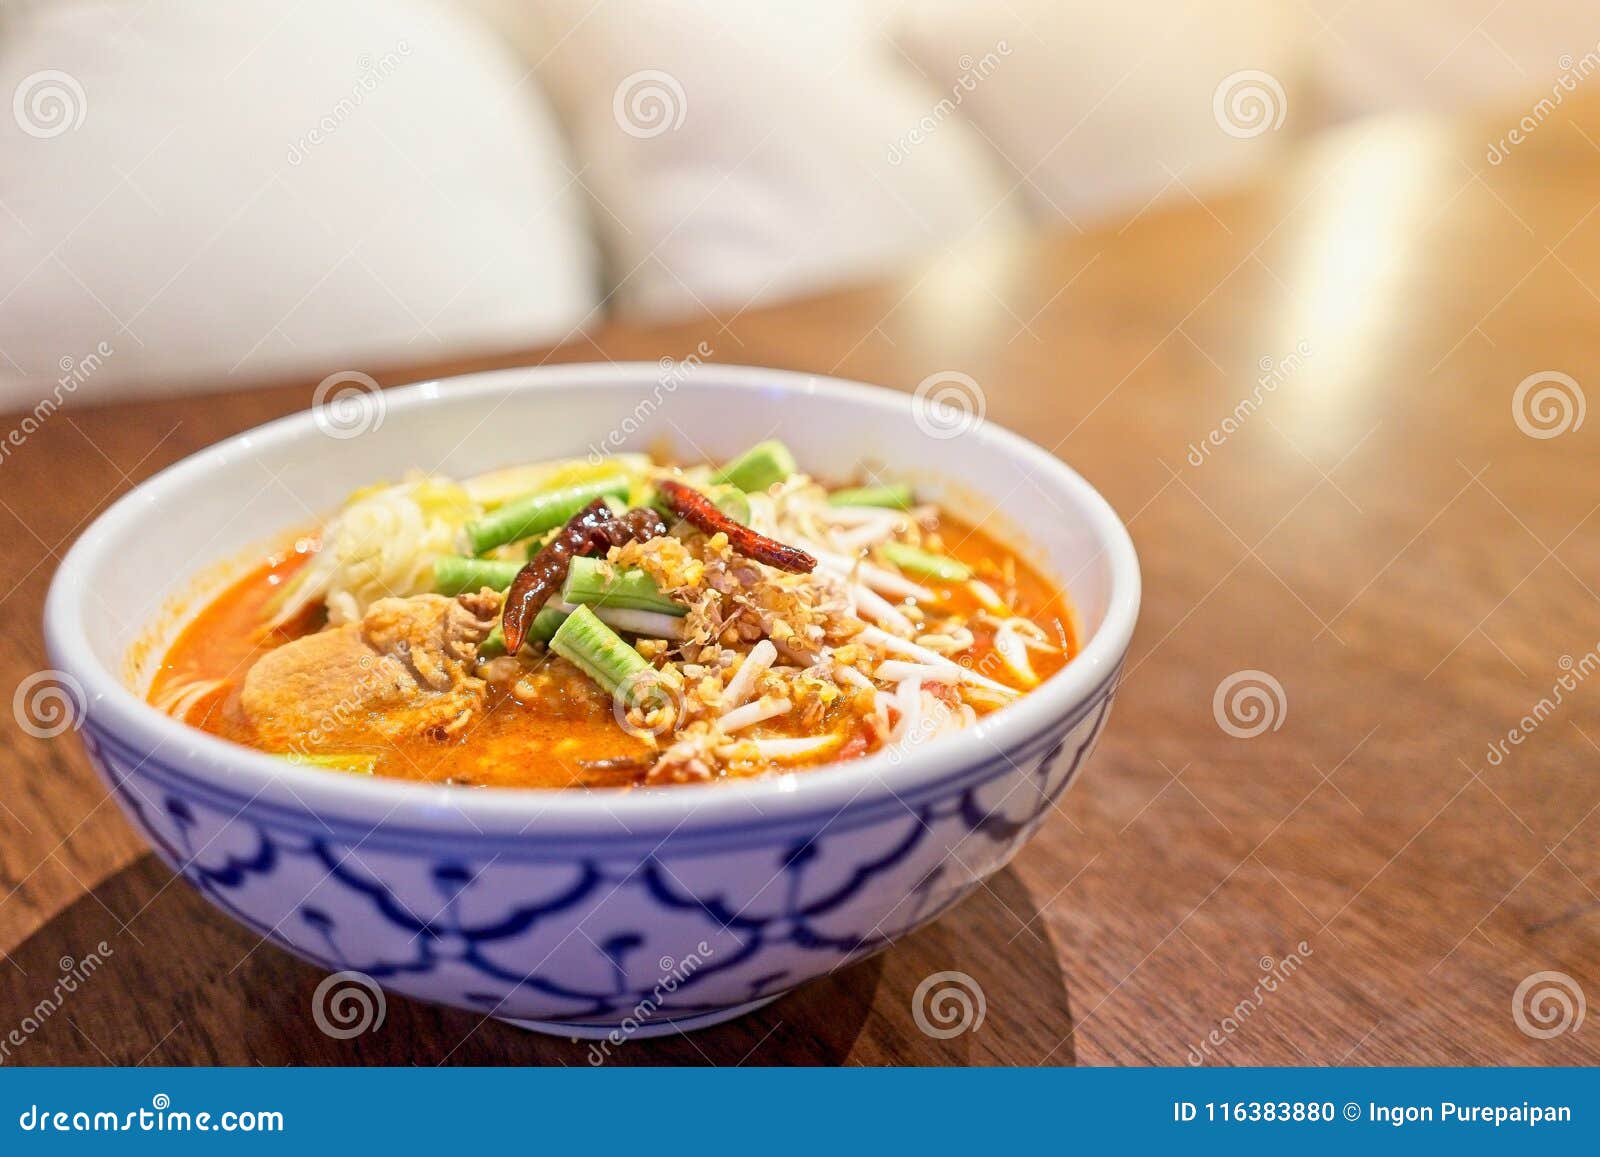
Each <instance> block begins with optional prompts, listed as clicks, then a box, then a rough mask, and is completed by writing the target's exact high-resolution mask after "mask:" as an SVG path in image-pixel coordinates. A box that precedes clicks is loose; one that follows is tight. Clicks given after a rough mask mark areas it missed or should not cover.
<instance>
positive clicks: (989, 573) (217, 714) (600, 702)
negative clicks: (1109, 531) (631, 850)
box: [149, 515, 1078, 788]
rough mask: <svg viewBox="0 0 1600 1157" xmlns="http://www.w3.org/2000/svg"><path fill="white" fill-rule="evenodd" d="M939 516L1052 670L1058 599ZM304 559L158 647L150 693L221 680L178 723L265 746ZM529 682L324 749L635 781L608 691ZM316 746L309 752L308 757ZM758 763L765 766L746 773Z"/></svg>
mask: <svg viewBox="0 0 1600 1157" xmlns="http://www.w3.org/2000/svg"><path fill="white" fill-rule="evenodd" d="M939 523H940V529H941V532H942V537H943V540H944V549H945V551H946V553H948V554H950V555H952V556H954V557H956V558H958V559H960V560H961V561H962V562H965V563H967V564H968V565H969V566H971V567H972V568H973V570H974V571H975V572H976V573H977V574H978V575H979V577H981V578H983V579H985V581H987V582H989V583H990V585H991V586H993V587H995V588H996V589H997V590H998V591H999V592H1000V593H1001V594H1002V596H1004V597H1005V599H1006V601H1007V604H1008V605H1009V606H1010V607H1011V608H1012V609H1013V610H1015V611H1016V613H1017V614H1019V615H1021V616H1023V617H1025V618H1028V619H1030V620H1032V621H1033V622H1035V623H1037V624H1038V625H1039V626H1040V627H1042V628H1044V630H1045V631H1046V633H1047V634H1048V635H1049V637H1050V638H1051V640H1053V641H1054V642H1055V644H1056V645H1057V646H1058V647H1059V648H1060V651H1059V653H1048V652H1034V653H1033V654H1032V655H1031V659H1032V664H1033V669H1034V671H1035V673H1036V674H1037V675H1038V676H1039V677H1040V679H1045V678H1048V677H1049V676H1050V675H1053V674H1054V673H1055V672H1056V671H1058V670H1060V669H1061V667H1063V666H1064V665H1065V664H1066V663H1067V662H1068V661H1069V660H1070V659H1071V657H1072V655H1073V654H1075V653H1076V651H1077V647H1078V642H1077V639H1076V636H1075V632H1074V628H1073V620H1072V614H1071V611H1070V608H1069V607H1068V605H1067V603H1066V601H1065V596H1064V595H1063V594H1062V593H1061V592H1060V591H1059V590H1058V589H1057V588H1056V587H1054V586H1053V585H1052V584H1051V583H1050V582H1049V581H1048V580H1046V579H1045V578H1044V577H1043V576H1042V575H1041V574H1039V572H1038V571H1036V570H1035V569H1033V568H1032V567H1031V566H1029V565H1028V564H1026V563H1025V562H1024V561H1023V560H1022V559H1020V558H1018V557H1017V556H1016V555H1015V554H1014V553H1012V552H1011V551H1008V550H1006V549H1005V548H1004V547H1003V546H1001V545H1000V544H999V543H998V542H996V541H995V540H994V539H993V538H991V537H990V536H988V535H987V534H985V533H983V532H982V531H980V530H977V529H975V528H973V527H971V526H968V525H966V524H964V523H962V522H960V521H958V520H956V519H953V518H951V517H949V516H947V515H942V516H941V517H940V519H939ZM310 557H311V556H310V554H309V553H304V552H302V551H298V550H297V551H292V552H289V553H285V554H280V555H274V556H273V557H271V558H269V559H267V560H266V561H265V562H264V563H263V564H262V565H261V566H260V567H258V568H257V569H255V570H254V571H252V572H250V573H249V574H247V575H246V576H245V577H244V578H242V579H240V580H239V581H238V582H236V583H234V584H233V585H232V586H231V587H229V588H228V589H227V590H226V591H224V592H223V593H222V594H221V595H220V596H218V597H217V598H216V599H214V600H213V601H212V602H210V603H209V604H208V605H206V606H205V607H204V608H203V609H202V610H201V612H200V613H199V615H198V616H196V618H195V619H194V621H193V622H191V623H190V624H189V625H188V626H187V627H185V628H184V630H183V631H182V633H181V634H179V636H178V638H177V639H176V640H175V641H174V642H173V644H172V647H171V648H170V649H169V650H168V652H167V654H166V657H165V659H164V660H163V661H162V664H161V666H160V668H159V669H158V671H157V672H156V675H155V677H154V679H153V681H152V684H151V688H150V694H149V698H150V700H151V701H152V702H160V701H162V700H164V699H166V698H167V697H169V696H170V695H172V694H173V693H174V692H175V691H177V690H179V689H181V687H182V686H184V685H186V684H188V683H190V682H193V681H198V680H223V681H224V686H223V687H221V688H219V689H217V690H216V691H215V692H214V693H211V694H209V695H206V696H205V697H203V698H201V699H200V700H199V701H198V702H196V703H195V704H194V706H193V707H192V709H191V710H190V711H189V713H188V716H187V722H189V723H190V724H191V725H193V726H196V727H199V728H200V729H201V730H203V731H206V732H209V733H210V734H212V735H216V736H220V737H221V738H223V739H228V740H232V741H233V742H235V743H239V744H242V745H244V746H246V747H254V748H258V749H261V750H270V748H267V747H265V746H264V745H263V744H262V743H261V742H260V740H259V737H258V736H257V735H256V734H255V732H254V729H253V728H252V727H251V725H250V721H249V719H248V718H247V717H246V715H245V712H244V710H243V707H242V706H241V702H240V691H241V688H242V686H243V683H244V677H245V673H246V672H247V671H248V670H249V669H250V666H251V664H253V663H254V662H255V661H256V660H257V659H259V658H260V657H261V656H262V655H264V654H266V653H267V652H268V651H270V650H272V649H273V648H275V647H278V646H281V645H282V644H284V643H287V642H290V641H292V640H293V639H297V638H300V637H302V636H304V635H308V634H311V633H313V632H315V631H317V630H320V629H322V627H323V626H324V625H325V618H324V615H323V613H322V612H321V610H320V609H313V610H311V611H308V612H307V614H306V615H304V616H303V617H302V618H301V619H299V620H298V621H296V622H293V623H290V624H287V625H286V626H284V627H283V628H280V629H276V630H267V629H266V623H267V622H268V621H269V618H270V615H269V613H268V609H267V608H268V605H269V602H270V600H271V599H272V597H273V595H274V594H275V593H276V592H277V590H278V588H279V587H280V585H281V584H282V583H284V582H286V581H287V580H288V579H289V578H290V577H291V576H292V575H293V574H294V573H295V571H296V570H298V569H299V568H300V567H302V566H304V565H305V564H306V562H308V561H309V559H310ZM945 590H946V591H947V594H946V598H945V599H944V600H943V601H942V602H941V603H940V607H941V609H942V610H945V611H949V612H954V613H958V614H964V615H967V614H972V613H975V612H977V611H978V610H980V609H981V608H980V606H979V604H978V602H977V600H976V598H975V597H974V596H973V595H972V593H971V592H970V591H968V590H967V589H966V587H965V586H964V585H958V586H952V587H948V588H945ZM973 633H974V636H975V639H976V643H975V646H974V647H973V648H972V649H971V650H970V651H969V652H966V654H965V656H964V659H963V661H964V662H965V661H966V659H968V658H970V660H971V662H972V664H973V665H974V666H975V667H976V669H978V670H979V671H982V672H984V673H985V674H989V675H990V676H991V677H992V678H995V679H997V680H999V681H1000V682H1003V683H1008V684H1009V685H1012V686H1018V687H1019V689H1020V685H1019V684H1018V683H1017V682H1016V681H1015V680H1014V679H1013V678H1010V677H1009V673H1008V672H1007V671H1006V668H1005V665H1004V664H1003V663H1001V662H999V656H998V655H997V654H996V653H995V651H994V647H993V636H992V634H991V633H989V632H987V631H985V630H983V629H982V628H981V627H980V626H979V625H977V624H973ZM532 682H533V683H534V685H535V687H536V688H537V692H538V693H537V695H533V696H529V697H528V698H527V699H519V698H518V697H517V696H516V695H515V694H513V693H511V692H509V691H505V690H500V691H497V690H495V689H493V688H491V690H490V693H489V700H488V705H487V707H488V709H487V711H485V712H484V713H483V714H482V715H481V716H480V717H478V718H476V719H474V721H473V722H472V724H471V726H469V727H468V728H466V730H465V731H464V732H463V733H462V734H461V735H459V736H458V737H456V738H454V739H449V740H445V741H442V742H441V741H440V740H439V739H437V738H428V737H425V736H422V735H417V736H412V737H407V738H404V739H400V740H397V741H396V742H393V743H385V744H383V745H381V746H371V747H365V748H361V749H359V751H357V750H356V749H355V748H353V747H352V745H350V744H338V745H336V746H335V745H329V747H330V751H332V750H336V751H337V752H338V753H339V754H361V755H364V756H371V757H372V758H373V760H374V771H375V773H376V774H378V775H383V776H388V777H392V778H395V779H409V780H418V781H422V782H427V783H455V784H470V785H480V786H490V787H538V788H564V787H626V786H633V785H636V784H637V783H639V782H641V780H642V777H643V771H644V768H645V767H647V766H648V757H649V756H650V754H651V753H652V752H653V750H654V748H652V747H651V745H650V744H649V743H648V742H647V741H646V740H644V739H640V738H636V737H634V736H632V735H629V734H628V733H627V732H626V731H624V730H623V729H622V728H621V727H619V726H618V724H617V721H616V719H615V717H614V715H613V712H612V699H611V696H609V695H608V694H606V693H605V692H604V691H602V690H601V689H600V688H598V687H597V686H595V684H594V683H592V682H591V681H590V680H589V679H588V678H587V677H586V676H585V675H584V674H583V673H582V672H580V671H579V670H578V669H577V668H575V667H573V666H572V665H571V664H570V663H568V662H567V661H566V660H565V659H562V658H560V657H558V656H555V655H547V656H545V657H544V659H543V660H542V661H541V662H540V664H539V667H538V670H537V672H536V674H535V675H534V676H533V677H532ZM784 722H785V721H784V720H781V719H780V720H773V721H772V723H771V724H764V725H761V726H758V727H757V728H754V729H752V730H753V731H754V732H755V733H757V734H759V735H762V736H771V737H780V736H794V735H803V734H809V732H807V731H805V730H803V729H801V728H798V727H795V726H794V725H793V724H790V725H789V726H788V727H785V726H784V725H783V724H784ZM840 726H844V727H848V728H849V733H848V734H847V735H846V737H845V742H844V743H843V744H842V745H841V746H840V747H838V748H835V749H834V750H833V751H831V752H830V753H828V754H826V755H825V756H823V757H821V758H819V759H815V760H813V761H811V763H813V764H819V765H820V764H824V763H833V762H838V761H839V760H841V759H849V758H857V757H860V756H862V755H866V754H870V752H871V751H872V750H873V748H874V746H875V743H874V740H873V738H872V737H871V735H870V734H869V733H868V731H867V729H866V728H865V726H864V725H862V724H860V723H858V722H857V721H855V720H854V719H853V718H848V717H847V713H845V712H840V713H839V717H838V718H837V719H828V720H825V721H824V726H823V728H822V729H821V730H824V731H826V730H832V729H836V728H838V727H840ZM315 750H316V749H315V748H312V752H313V753H314V752H315ZM277 754H286V753H281V752H280V753H277ZM805 766H808V764H807V762H806V761H796V762H793V763H785V764H783V765H782V768H783V769H784V770H790V769H796V768H803V767H805ZM762 770H772V769H770V768H763V769H752V771H753V772H754V771H762ZM334 774H339V773H337V772H335V773H334Z"/></svg>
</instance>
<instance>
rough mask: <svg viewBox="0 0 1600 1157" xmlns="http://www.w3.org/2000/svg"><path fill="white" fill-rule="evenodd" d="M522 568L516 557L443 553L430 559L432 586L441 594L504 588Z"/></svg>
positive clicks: (458, 593)
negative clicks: (464, 556) (463, 555)
mask: <svg viewBox="0 0 1600 1157" xmlns="http://www.w3.org/2000/svg"><path fill="white" fill-rule="evenodd" d="M521 569H522V564H521V563H520V562H517V561H515V560H503V559H497V558H463V557H462V556H460V555H444V556H443V557H441V558H436V559H434V560H433V589H434V590H436V591H438V592H439V593H440V594H441V595H460V594H467V593H469V592H474V591H479V590H482V589H483V588H484V587H492V588H493V589H495V590H497V591H503V590H505V589H506V588H507V587H508V586H510V585H511V580H512V579H514V578H516V577H517V572H518V571H519V570H521Z"/></svg>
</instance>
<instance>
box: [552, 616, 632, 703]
mask: <svg viewBox="0 0 1600 1157" xmlns="http://www.w3.org/2000/svg"><path fill="white" fill-rule="evenodd" d="M550 649H551V650H552V651H554V652H555V653H556V654H558V655H560V656H561V657H562V658H563V659H566V660H567V661H568V662H570V663H572V664H573V665H574V666H576V667H577V668H578V669H579V670H581V671H582V672H583V673H584V674H585V675H587V676H589V678H591V679H593V680H594V681H595V682H596V683H598V684H600V686H601V687H603V688H605V690H606V691H607V692H608V693H610V694H613V695H615V694H616V692H617V688H618V687H620V686H622V684H623V682H624V681H625V680H627V679H628V678H630V677H632V676H635V675H638V674H639V673H640V672H641V671H648V670H652V668H651V666H650V664H649V663H647V662H645V658H644V656H643V655H641V654H639V652H638V651H635V650H634V649H633V648H632V647H630V646H628V644H627V643H625V642H623V641H622V638H621V636H620V635H618V634H617V633H616V632H615V631H613V630H612V629H611V628H610V627H608V626H606V625H605V624H604V623H602V622H601V621H600V620H599V619H598V618H596V617H595V613H594V612H593V611H592V610H590V609H589V608H588V607H579V608H578V609H577V610H575V611H573V612H572V613H571V614H570V615H568V616H567V619H566V621H565V622H564V623H562V624H561V626H560V627H558V628H556V633H555V634H554V635H553V636H552V637H551V639H550Z"/></svg>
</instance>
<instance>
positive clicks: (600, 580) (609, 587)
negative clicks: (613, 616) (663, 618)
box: [561, 558, 689, 617]
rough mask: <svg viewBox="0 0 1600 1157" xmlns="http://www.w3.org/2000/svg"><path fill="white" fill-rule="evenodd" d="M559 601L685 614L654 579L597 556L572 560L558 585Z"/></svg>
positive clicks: (681, 605)
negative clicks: (559, 587) (560, 584)
mask: <svg viewBox="0 0 1600 1157" xmlns="http://www.w3.org/2000/svg"><path fill="white" fill-rule="evenodd" d="M561 600H562V602H567V603H587V604H590V605H593V606H602V607H620V608H622V609H624V610H633V611H656V612H659V613H660V614H663V615H674V616H679V617H681V616H683V615H686V614H688V613H689V608H688V607H686V606H684V605H683V604H682V603H675V602H673V601H672V600H671V599H669V598H668V597H667V596H666V595H664V594H662V593H661V588H660V587H658V586H656V580H655V579H653V578H651V577H650V576H649V574H647V573H646V572H644V571H642V570H630V569H625V568H623V567H619V566H615V565H613V564H611V563H609V562H606V561H605V560H604V559H598V558H575V559H573V560H572V563H571V565H570V566H569V567H568V569H567V581H566V585H564V586H563V587H562V588H561Z"/></svg>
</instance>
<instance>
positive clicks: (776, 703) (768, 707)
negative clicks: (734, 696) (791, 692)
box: [717, 695, 794, 731]
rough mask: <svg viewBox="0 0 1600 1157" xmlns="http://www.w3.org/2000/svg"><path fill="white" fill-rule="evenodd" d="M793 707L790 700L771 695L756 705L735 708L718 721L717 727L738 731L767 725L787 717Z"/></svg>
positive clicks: (750, 704)
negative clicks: (758, 724)
mask: <svg viewBox="0 0 1600 1157" xmlns="http://www.w3.org/2000/svg"><path fill="white" fill-rule="evenodd" d="M793 707H794V704H793V703H792V702H790V701H789V700H788V699H784V698H781V697H779V696H776V695H769V696H768V697H767V698H765V699H758V700H757V701H756V702H754V703H746V704H745V705H744V706H743V707H735V708H734V709H733V710H732V711H729V712H726V713H725V714H724V715H723V716H722V718H721V719H719V720H717V726H719V727H721V728H722V730H724V731H738V730H739V729H741V728H744V727H751V726H754V725H755V724H757V723H765V722H766V721H767V720H768V719H776V718H777V717H778V716H780V715H787V714H788V713H789V711H790V710H791V709H792V708H793Z"/></svg>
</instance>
